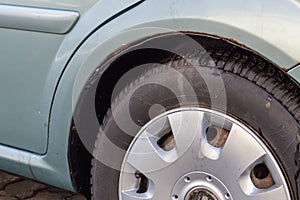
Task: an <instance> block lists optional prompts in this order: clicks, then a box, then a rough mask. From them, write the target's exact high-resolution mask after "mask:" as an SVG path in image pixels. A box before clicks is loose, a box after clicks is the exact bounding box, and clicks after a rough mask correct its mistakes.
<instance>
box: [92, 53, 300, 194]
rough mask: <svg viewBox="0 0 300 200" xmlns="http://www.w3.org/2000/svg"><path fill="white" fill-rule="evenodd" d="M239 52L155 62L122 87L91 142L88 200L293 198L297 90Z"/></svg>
mask: <svg viewBox="0 0 300 200" xmlns="http://www.w3.org/2000/svg"><path fill="white" fill-rule="evenodd" d="M212 51H213V52H217V51H218V49H217V50H216V49H213V50H212ZM235 51H236V52H230V53H228V52H227V55H226V59H225V57H223V56H219V57H218V59H215V58H214V57H213V56H212V58H209V60H208V58H207V56H202V55H200V54H199V55H196V54H193V56H187V57H188V59H183V58H174V59H173V60H171V61H168V62H167V63H166V64H165V65H159V64H153V65H151V66H150V67H149V68H147V70H146V71H145V72H144V73H142V75H140V76H139V77H138V78H137V79H136V80H133V81H132V82H131V83H130V84H128V85H127V86H124V87H123V89H122V91H121V92H120V93H119V94H118V95H117V96H116V97H115V98H114V100H113V102H112V104H111V108H110V110H109V111H108V112H107V114H106V117H105V119H104V120H103V123H102V126H101V129H100V131H99V134H98V137H97V142H96V144H95V149H94V156H95V158H94V159H93V162H92V165H93V167H92V170H91V173H92V179H91V184H92V196H93V199H96V200H102V199H114V200H116V199H120V200H138V199H139V200H143V199H157V200H162V199H170V200H177V199H182V200H183V199H184V200H196V199H207V200H225V199H226V200H227V199H235V200H236V199H239V200H240V199H242V200H248V199H249V200H250V199H251V200H252V199H255V200H265V199H280V200H291V199H299V197H298V193H299V192H300V191H299V190H298V189H297V181H296V179H297V173H298V174H299V168H298V166H297V162H295V155H296V154H297V151H298V150H297V145H298V141H299V140H297V135H298V133H299V119H300V118H299V114H298V115H297V112H298V111H297V108H298V106H299V97H297V96H296V97H295V95H294V92H293V91H295V90H297V91H298V89H299V88H297V87H298V86H297V87H296V89H294V90H293V91H292V90H288V89H287V78H282V77H280V76H282V74H283V73H282V72H280V71H279V70H278V71H277V69H275V68H274V66H272V65H271V64H269V63H268V62H267V61H264V60H262V59H260V58H259V57H258V56H256V55H254V54H250V53H249V54H248V53H247V51H244V50H243V51H239V50H235ZM225 53H226V52H225ZM225 53H224V54H225ZM237 53H238V54H239V55H240V59H239V60H236V59H235V61H234V62H232V59H231V58H233V57H235V56H236V54H237ZM243 54H244V55H243ZM210 61H213V62H214V63H215V65H213V66H212V65H211V62H210ZM216 80H218V81H220V80H221V82H220V84H216V82H218V81H216ZM221 83H222V84H221ZM295 110H296V111H295ZM295 113H296V114H295Z"/></svg>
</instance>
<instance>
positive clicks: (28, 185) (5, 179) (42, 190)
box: [0, 171, 86, 200]
mask: <svg viewBox="0 0 300 200" xmlns="http://www.w3.org/2000/svg"><path fill="white" fill-rule="evenodd" d="M25 199H26V200H86V199H85V198H84V197H83V196H81V195H79V194H75V193H72V192H69V191H65V190H61V189H58V188H54V187H51V186H48V185H45V184H42V183H38V182H35V181H32V180H29V179H25V178H23V177H19V176H16V175H12V174H9V173H6V172H2V171H0V200H25Z"/></svg>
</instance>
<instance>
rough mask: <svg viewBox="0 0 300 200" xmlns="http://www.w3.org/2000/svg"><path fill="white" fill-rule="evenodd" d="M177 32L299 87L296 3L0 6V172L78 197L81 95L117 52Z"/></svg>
mask: <svg viewBox="0 0 300 200" xmlns="http://www.w3.org/2000/svg"><path fill="white" fill-rule="evenodd" d="M174 31H189V32H196V33H205V34H209V35H215V36H218V37H222V38H225V39H226V38H227V39H228V40H230V41H231V42H237V43H239V44H242V45H244V46H246V47H247V48H249V49H251V50H253V51H256V52H258V53H259V54H261V55H262V56H264V57H266V58H267V59H269V60H271V61H272V62H273V63H275V64H276V65H278V66H279V67H281V68H282V69H283V70H284V71H286V72H287V73H288V74H290V76H291V77H293V78H294V79H295V80H297V81H298V82H300V65H299V61H300V50H299V49H300V37H299V36H300V1H299V0H277V1H271V0H253V1H240V0H226V1H225V0H221V1H209V0H202V1H198V0H188V1H185V0H169V1H164V2H162V1H160V0H114V1H110V0H102V1H101V0H100V1H97V0H85V1H81V2H80V1H76V2H70V1H67V0H0V63H1V73H0V91H1V93H2V95H1V98H0V143H1V145H0V169H2V170H6V171H10V172H13V173H16V174H21V175H23V176H27V177H30V178H34V179H37V180H39V181H42V182H46V183H49V184H52V185H55V186H57V187H61V188H65V189H68V190H75V188H74V183H73V182H72V180H71V176H70V166H69V163H68V147H69V134H70V124H71V121H72V114H73V111H74V109H75V105H76V101H77V100H78V98H79V94H80V92H81V91H82V88H83V87H84V85H85V84H86V82H87V81H88V79H89V77H90V76H91V74H93V72H94V71H95V70H98V69H99V67H100V68H101V64H102V63H104V62H105V60H106V59H107V57H108V56H109V55H111V54H112V53H114V52H116V51H117V50H118V49H120V48H122V47H124V46H126V45H128V44H131V43H133V42H135V41H137V40H140V39H143V38H147V37H151V36H154V35H157V34H161V33H168V32H174ZM298 65H299V66H298Z"/></svg>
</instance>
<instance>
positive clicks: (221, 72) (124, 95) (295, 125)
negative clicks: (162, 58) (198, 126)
mask: <svg viewBox="0 0 300 200" xmlns="http://www.w3.org/2000/svg"><path fill="white" fill-rule="evenodd" d="M208 51H209V52H210V54H211V57H212V58H213V61H214V63H216V66H214V65H212V64H211V62H210V61H211V60H210V59H208V58H207V56H201V55H200V54H199V55H198V54H193V55H192V58H191V59H189V60H188V61H186V60H184V59H179V58H177V59H173V60H171V61H168V63H166V65H167V66H168V67H171V68H172V69H175V70H177V71H178V72H180V73H181V74H183V75H184V76H185V77H186V78H187V80H188V81H189V83H190V84H191V86H192V87H193V89H194V91H195V94H196V97H197V101H195V99H193V98H191V99H188V97H187V99H188V100H187V101H186V103H185V105H179V101H178V97H176V96H175V95H174V94H173V93H172V92H171V91H170V90H169V89H168V88H166V87H162V86H160V85H156V84H148V85H144V83H145V82H147V80H148V81H154V82H155V81H158V80H159V82H163V83H168V84H170V83H171V85H174V86H176V85H179V84H180V80H179V79H178V78H174V77H172V76H170V75H169V72H168V71H169V70H168V69H167V68H168V67H164V66H163V67H162V66H159V65H153V66H152V68H150V69H148V70H147V71H146V72H145V73H144V74H142V75H141V76H140V77H139V78H138V79H137V80H134V81H132V83H131V84H129V85H128V86H126V87H125V88H124V89H123V90H122V91H121V92H120V94H119V95H118V96H117V97H116V98H115V99H114V101H113V103H112V105H111V109H110V110H109V111H108V112H107V114H106V117H105V119H104V120H103V124H102V127H101V130H100V132H99V135H98V140H97V142H96V145H95V150H94V155H96V157H97V158H109V159H108V160H110V161H109V162H112V163H113V165H114V166H115V167H114V169H113V168H111V167H109V166H107V165H108V164H107V163H106V164H103V163H102V161H98V160H97V159H93V162H92V165H93V167H92V170H91V174H92V179H91V184H92V196H93V199H95V200H104V199H112V200H117V199H119V197H118V196H119V194H118V184H119V173H120V172H119V169H120V167H121V163H122V159H123V157H124V155H125V153H126V149H127V148H128V147H129V145H130V142H131V141H132V139H133V137H131V136H129V135H128V134H126V133H124V132H123V131H122V130H121V129H120V128H119V127H118V125H117V123H116V121H115V119H114V117H115V116H116V115H122V112H123V110H124V105H126V103H128V102H129V105H130V114H131V117H132V119H133V120H134V121H135V123H137V124H138V125H140V126H143V125H145V124H146V123H147V122H148V121H149V120H150V117H149V115H148V110H149V108H150V107H151V105H153V104H160V105H162V106H164V107H165V109H166V110H170V109H173V108H177V107H179V106H199V107H205V108H211V106H212V105H211V104H212V101H211V99H210V96H209V91H208V87H207V85H206V83H205V81H204V79H206V80H211V79H213V78H214V77H219V78H221V79H222V80H223V82H224V86H225V88H224V89H225V90H224V91H220V92H225V94H226V98H227V99H226V100H227V105H226V106H227V109H226V110H223V107H222V105H221V104H220V105H218V103H217V104H215V105H214V107H213V108H212V109H217V110H221V111H222V112H226V113H227V114H228V115H231V116H232V117H234V118H236V119H238V120H239V121H241V122H243V123H244V124H246V125H247V126H249V127H250V128H251V129H254V130H255V131H256V133H257V134H258V136H259V137H260V138H261V139H262V140H263V141H264V142H265V143H266V144H267V145H268V146H269V148H270V150H271V151H272V152H273V154H274V156H275V157H276V159H277V160H278V162H279V164H280V166H281V167H282V169H283V171H284V173H285V176H286V178H287V180H288V183H289V187H290V193H291V194H292V196H293V197H294V198H293V199H296V200H299V193H300V190H299V188H298V185H297V181H298V178H299V158H297V157H296V156H297V155H298V156H299V135H298V134H299V122H300V111H299V108H300V103H299V102H300V98H299V86H298V85H297V84H296V83H294V82H293V81H292V80H291V79H290V78H289V77H287V75H285V74H284V72H283V71H280V70H279V69H278V68H276V67H275V66H273V65H272V64H270V63H269V62H267V61H265V60H263V59H261V58H259V57H258V56H257V55H254V54H252V53H250V52H248V51H246V50H243V49H239V50H237V49H236V50H234V51H230V52H228V51H224V50H220V49H210V50H208ZM190 63H198V65H199V66H198V67H197V70H196V69H195V67H194V66H192V65H191V64H190ZM198 71H200V73H201V75H202V76H200V74H199V72H198ZM203 76H204V79H203ZM133 91H134V92H133ZM130 92H132V93H133V94H130ZM219 96H222V95H219ZM219 96H216V97H213V98H215V99H214V102H218V98H219ZM112 113H115V114H114V115H113V114H112ZM156 114H159V111H158V112H157V113H156ZM118 117H119V116H118ZM137 132H138V130H133V132H132V133H135V134H136V133H137ZM103 135H105V136H106V137H107V138H108V139H109V140H110V141H111V142H112V143H113V144H115V145H116V146H118V147H120V148H122V149H123V150H124V151H123V153H120V154H118V155H114V152H112V150H111V149H110V147H108V145H107V140H105V139H103V138H104V137H103ZM115 156H116V157H115ZM109 162H108V163H109Z"/></svg>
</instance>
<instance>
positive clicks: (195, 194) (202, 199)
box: [185, 187, 218, 200]
mask: <svg viewBox="0 0 300 200" xmlns="http://www.w3.org/2000/svg"><path fill="white" fill-rule="evenodd" d="M185 200H218V198H217V197H216V196H215V195H214V194H213V193H212V192H211V191H209V190H207V189H205V188H201V187H198V188H193V189H192V190H190V191H189V193H188V194H187V195H186V197H185Z"/></svg>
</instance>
